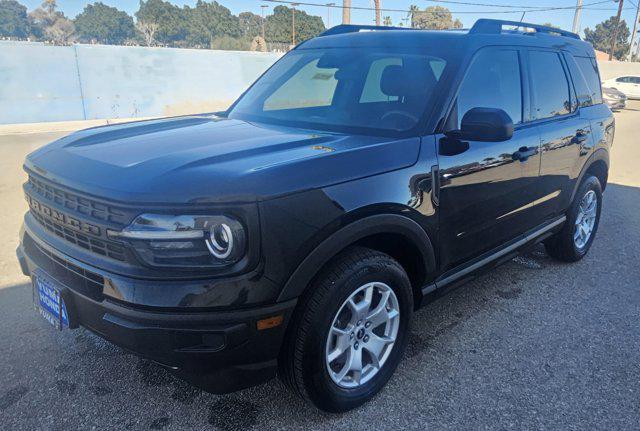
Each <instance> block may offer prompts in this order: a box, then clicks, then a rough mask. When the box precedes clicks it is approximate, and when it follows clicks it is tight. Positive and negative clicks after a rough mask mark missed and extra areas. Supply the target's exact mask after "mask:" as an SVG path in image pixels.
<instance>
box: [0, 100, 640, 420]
mask: <svg viewBox="0 0 640 431" xmlns="http://www.w3.org/2000/svg"><path fill="white" fill-rule="evenodd" d="M616 121H617V130H616V139H615V145H614V147H613V153H612V168H611V173H610V184H609V186H608V187H607V190H606V192H605V200H604V208H603V212H602V220H601V224H600V228H599V232H598V234H597V238H596V240H595V243H594V245H593V248H592V249H591V251H590V253H589V255H588V256H587V257H586V258H585V259H584V260H582V261H581V262H578V263H575V264H561V263H557V262H555V261H553V260H551V259H550V258H549V257H548V256H547V255H546V254H545V252H544V250H543V249H542V248H540V247H539V248H537V249H536V250H534V251H532V252H530V253H528V254H526V255H524V256H521V257H518V258H516V259H514V260H512V261H510V262H508V263H507V264H505V265H503V266H502V267H500V268H498V269H496V270H494V271H492V272H490V273H488V274H487V275H484V276H482V277H481V278H478V279H476V280H475V281H472V282H470V283H468V284H467V285H465V286H464V287H462V288H460V289H458V290H456V291H454V292H452V293H451V294H449V295H447V296H446V297H444V298H442V299H440V300H438V301H436V302H434V303H432V304H429V305H428V306H426V307H425V308H423V309H421V310H420V311H418V312H417V313H416V315H415V318H414V325H413V331H412V335H411V339H410V345H409V348H408V351H407V354H406V357H405V359H404V361H403V362H402V363H401V365H400V367H399V368H398V370H397V372H396V374H395V376H394V377H393V378H392V380H391V381H390V382H389V384H388V385H387V387H386V388H385V389H384V390H383V391H382V392H381V393H380V394H379V395H378V396H377V397H376V398H375V399H374V400H373V401H371V402H369V403H368V404H366V405H364V406H363V407H361V408H359V409H357V410H355V411H352V412H349V413H346V414H342V415H330V414H324V413H321V412H318V411H317V410H315V409H314V408H312V407H310V406H308V405H305V404H304V403H303V402H301V401H300V400H299V399H297V398H296V397H294V396H293V395H291V394H290V393H289V392H287V391H286V390H285V389H284V387H283V386H282V385H281V384H280V383H279V382H278V381H277V380H274V381H272V382H270V383H267V384H265V385H262V386H259V387H256V388H252V389H248V390H245V391H241V392H237V393H234V394H229V395H224V396H216V395H211V394H208V393H205V392H202V391H200V390H198V389H195V388H193V387H191V386H189V385H188V384H186V383H183V382H181V381H179V380H176V379H174V378H173V377H172V376H171V375H169V374H168V373H167V372H166V371H164V370H163V369H161V368H160V367H158V366H156V365H154V364H152V363H150V362H148V361H145V360H142V359H139V358H137V357H135V356H133V355H130V354H128V353H125V352H123V351H122V350H121V349H119V348H117V347H115V346H113V345H111V344H110V343H108V342H105V341H103V340H101V339H100V338H98V337H96V336H94V335H92V334H91V333H89V332H88V331H85V330H76V331H66V332H56V331H54V330H53V329H52V328H51V327H50V326H49V325H48V324H47V323H46V322H45V321H44V320H43V319H42V318H40V317H39V316H38V315H37V314H36V313H35V312H34V310H33V308H32V305H31V291H30V288H29V283H28V279H27V278H26V277H23V276H22V275H21V273H20V271H19V268H18V266H17V264H16V262H15V257H14V250H15V247H16V246H17V232H18V228H19V225H20V220H21V217H22V213H23V212H24V211H25V209H26V205H25V203H24V200H23V198H22V191H21V189H20V184H21V183H22V182H23V181H24V175H23V174H22V172H21V170H20V164H21V161H22V159H23V158H24V155H25V154H27V153H28V152H29V151H32V150H33V149H35V148H37V147H39V146H40V145H42V144H44V143H46V142H48V141H51V140H53V139H55V138H56V137H58V136H60V134H59V133H58V134H46V133H45V134H20V135H7V136H0V194H1V195H2V197H3V202H2V206H0V223H2V226H4V229H3V230H2V232H0V238H1V239H2V241H0V428H1V429H6V430H21V429H25V430H32V429H47V430H89V429H164V430H174V429H175V430H177V429H194V430H195V429H197V430H204V429H218V430H222V431H227V430H238V429H256V430H258V429H259V430H269V429H272V430H285V429H304V430H336V429H357V430H364V429H421V430H424V429H456V430H459V429H562V430H567V429H576V430H577V429H580V430H584V429H606V430H612V429H616V430H623V429H624V430H637V429H639V428H640V142H639V141H638V133H639V132H640V102H631V103H630V106H629V109H627V110H625V111H623V112H620V113H617V114H616Z"/></svg>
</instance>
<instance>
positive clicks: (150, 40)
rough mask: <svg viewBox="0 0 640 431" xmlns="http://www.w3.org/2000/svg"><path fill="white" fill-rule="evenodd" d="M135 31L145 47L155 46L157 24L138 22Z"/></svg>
mask: <svg viewBox="0 0 640 431" xmlns="http://www.w3.org/2000/svg"><path fill="white" fill-rule="evenodd" d="M136 29H137V30H138V33H139V34H140V35H141V36H142V39H143V40H144V43H145V44H146V45H147V46H154V45H155V44H156V32H157V31H158V24H157V23H155V22H146V21H142V20H139V21H138V22H137V23H136Z"/></svg>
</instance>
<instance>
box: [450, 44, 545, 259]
mask: <svg viewBox="0 0 640 431" xmlns="http://www.w3.org/2000/svg"><path fill="white" fill-rule="evenodd" d="M521 57H522V52H521V51H520V50H519V49H518V48H508V47H505V48H484V49H481V50H480V51H478V52H477V53H476V55H475V56H474V59H473V60H472V61H471V64H470V65H469V67H468V68H467V71H466V74H465V76H464V78H463V79H462V83H461V84H460V86H459V90H458V94H457V97H456V99H455V102H454V106H453V108H452V110H451V112H450V114H449V116H448V120H447V125H446V127H445V130H454V129H459V128H460V120H461V119H462V117H463V116H464V114H465V113H466V112H467V111H468V110H470V109H472V108H477V107H484V108H500V109H502V110H504V111H505V112H506V113H507V114H509V116H510V117H511V118H512V120H513V122H514V125H515V130H514V134H513V137H512V138H511V139H509V140H507V141H504V142H477V141H461V140H458V139H452V138H448V137H446V136H444V135H439V136H437V138H438V145H439V155H438V162H439V166H440V172H441V188H440V217H439V223H440V241H439V243H440V258H441V265H442V269H443V270H444V271H447V270H449V269H452V268H454V267H456V266H458V265H460V264H463V263H464V262H466V261H468V260H469V259H472V258H474V257H476V256H479V255H480V254H482V253H484V252H487V251H489V250H491V249H493V248H496V247H498V246H500V245H502V244H504V243H505V242H507V241H508V240H510V239H513V238H515V237H517V236H518V235H520V234H522V233H523V232H525V231H526V230H527V229H529V228H531V227H533V226H535V225H536V224H537V223H539V221H538V220H535V219H534V218H532V217H531V216H530V212H531V209H532V208H531V204H532V199H533V197H532V196H533V195H534V191H535V188H536V181H537V179H538V172H539V169H540V154H539V145H540V137H539V134H538V130H537V128H536V127H535V126H533V127H532V126H530V125H529V124H527V122H526V120H525V121H523V119H526V118H528V107H527V105H528V104H527V103H525V102H524V101H526V100H527V98H528V88H527V86H526V85H524V83H525V82H526V77H525V76H524V75H523V68H522V65H523V62H522V58H521Z"/></svg>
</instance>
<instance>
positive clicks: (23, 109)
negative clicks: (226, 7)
mask: <svg viewBox="0 0 640 431" xmlns="http://www.w3.org/2000/svg"><path fill="white" fill-rule="evenodd" d="M280 55H281V54H271V53H255V52H235V51H212V50H196V49H171V48H142V47H124V46H105V45H74V46H64V47H61V46H49V45H44V44H41V43H29V42H6V41H0V124H12V123H32V122H44V121H67V120H90V119H103V118H130V117H152V116H166V115H179V114H187V113H195V112H207V111H215V110H220V109H224V108H226V107H227V106H229V104H230V103H231V102H233V100H235V98H236V97H238V96H239V95H240V94H241V93H242V91H244V90H245V89H246V88H247V86H248V85H250V84H251V83H252V82H253V81H254V80H255V79H256V78H257V77H258V76H259V75H260V74H261V73H262V72H263V71H264V70H266V69H267V68H268V67H269V66H270V65H271V64H272V63H273V62H274V61H276V60H277V59H278V58H279V56H280Z"/></svg>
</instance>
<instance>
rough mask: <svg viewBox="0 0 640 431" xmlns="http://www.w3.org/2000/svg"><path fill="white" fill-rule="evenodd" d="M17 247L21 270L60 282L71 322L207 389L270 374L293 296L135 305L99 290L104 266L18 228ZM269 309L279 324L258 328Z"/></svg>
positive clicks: (226, 388) (233, 386)
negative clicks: (215, 305) (236, 303)
mask: <svg viewBox="0 0 640 431" xmlns="http://www.w3.org/2000/svg"><path fill="white" fill-rule="evenodd" d="M16 253H17V257H18V260H19V262H20V266H21V268H22V271H23V273H24V274H25V275H27V276H29V275H30V274H32V273H33V272H34V271H36V270H37V271H41V272H44V273H45V274H46V275H47V276H48V277H51V278H53V279H54V280H56V281H57V282H58V283H59V284H60V285H61V286H63V292H62V296H63V298H64V300H65V304H66V305H67V308H69V309H71V310H73V311H72V312H70V315H73V317H74V319H73V322H72V323H71V324H70V326H71V327H72V328H73V327H77V326H83V327H85V328H87V329H89V330H91V331H92V332H94V333H96V334H98V335H100V336H101V337H103V338H105V339H107V340H109V341H111V342H113V343H114V344H116V345H118V346H120V347H122V348H124V349H126V350H129V351H131V352H133V353H136V354H138V355H139V356H142V357H145V358H147V359H150V360H152V361H154V362H156V363H158V364H161V365H163V366H165V367H167V368H168V369H170V370H171V371H172V372H173V373H174V374H176V375H177V376H179V377H181V378H183V379H185V380H187V381H190V382H191V383H193V384H195V385H196V386H199V387H201V388H203V389H205V390H207V391H209V392H213V393H227V392H232V391H236V390H239V389H242V388H246V387H249V386H254V385H256V384H260V383H262V382H265V381H267V380H269V379H271V378H272V377H273V376H274V375H275V372H276V368H277V357H278V353H279V350H280V346H281V344H282V340H283V337H284V332H285V328H286V325H287V323H288V321H289V318H290V316H291V313H292V311H293V308H294V306H295V300H294V301H287V302H283V303H277V304H272V305H268V306H262V307H252V308H244V309H237V310H224V311H212V310H211V309H208V310H207V309H206V308H197V309H193V308H192V309H185V308H183V309H179V308H176V307H174V308H166V307H156V306H145V305H141V304H135V305H134V304H131V303H127V302H124V301H121V300H118V299H117V298H114V297H111V296H109V295H106V294H105V291H108V290H109V289H110V286H109V285H108V284H109V278H104V277H102V276H101V274H104V273H103V272H101V271H99V270H97V269H96V268H92V267H91V266H89V265H86V264H84V263H82V262H79V261H77V260H75V259H73V258H71V257H69V256H66V255H64V254H62V253H60V252H59V251H57V250H56V249H54V248H53V247H51V246H49V245H48V244H46V243H45V242H43V241H42V240H40V239H38V238H36V237H33V236H32V235H30V234H29V233H28V232H25V231H24V229H23V231H22V233H21V242H20V246H19V247H18V250H17V252H16ZM135 282H136V283H137V284H140V283H143V282H144V283H147V284H149V285H150V286H149V287H151V286H153V285H155V284H158V281H157V280H148V281H143V280H135ZM174 287H175V285H174ZM276 316H282V323H281V324H280V325H278V326H275V327H271V328H268V329H263V330H258V328H257V322H258V321H259V320H261V319H265V318H271V317H276Z"/></svg>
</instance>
